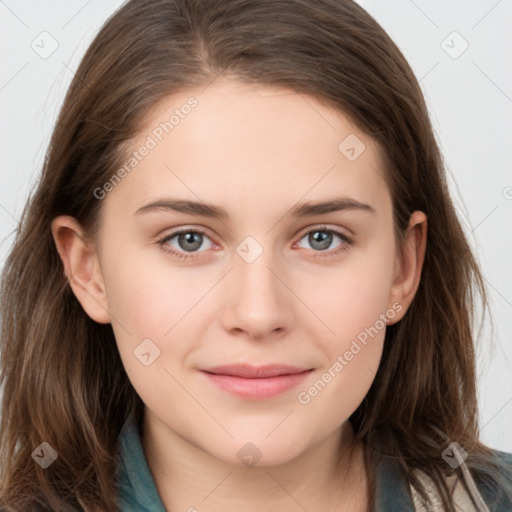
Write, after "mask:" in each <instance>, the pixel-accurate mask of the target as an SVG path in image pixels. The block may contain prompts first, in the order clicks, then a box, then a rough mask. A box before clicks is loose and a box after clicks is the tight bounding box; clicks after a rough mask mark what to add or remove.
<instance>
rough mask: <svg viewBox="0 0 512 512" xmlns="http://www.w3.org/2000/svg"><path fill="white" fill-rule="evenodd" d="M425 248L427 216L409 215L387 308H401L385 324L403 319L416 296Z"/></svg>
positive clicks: (417, 213) (419, 213)
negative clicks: (398, 306) (392, 306)
mask: <svg viewBox="0 0 512 512" xmlns="http://www.w3.org/2000/svg"><path fill="white" fill-rule="evenodd" d="M426 247H427V216H426V215H425V214H424V213H423V212H420V211H416V212H414V213H413V214H412V215H411V218H410V220H409V226H408V227H407V229H406V231H405V234H404V240H403V243H402V246H401V248H400V250H399V251H398V254H397V258H396V262H395V273H394V280H393V283H392V286H391V292H390V299H389V300H390V302H389V307H391V305H392V304H395V303H399V304H401V306H402V308H401V309H400V311H397V314H396V316H395V317H394V318H393V320H389V321H388V322H387V323H388V325H392V324H394V323H396V322H398V321H399V320H401V319H402V318H403V317H404V315H405V313H406V311H407V309H408V308H409V306H410V305H411V302H412V301H413V299H414V296H415V295H416V290H417V289H418V286H419V284H420V277H421V269H422V268H423V262H424V259H425V250H426ZM394 309H395V308H394Z"/></svg>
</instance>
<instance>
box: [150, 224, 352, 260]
mask: <svg viewBox="0 0 512 512" xmlns="http://www.w3.org/2000/svg"><path fill="white" fill-rule="evenodd" d="M316 232H325V233H331V234H335V235H337V236H338V237H340V238H341V240H342V241H343V244H342V245H341V246H340V247H338V248H337V249H335V250H333V251H314V252H315V253H320V254H319V256H320V257H321V258H328V257H332V256H336V255H338V254H341V253H342V252H345V251H348V250H349V247H350V246H351V245H352V240H351V239H350V238H349V237H347V235H345V234H344V233H341V232H340V231H337V230H336V229H327V226H318V227H316V228H313V229H310V230H309V231H306V232H305V233H303V234H302V235H301V236H300V239H299V240H302V239H303V238H304V237H305V236H306V235H309V234H310V233H316ZM184 233H196V234H200V235H204V236H206V237H207V238H210V237H209V236H208V234H207V233H206V232H204V231H202V230H200V229H190V228H185V229H179V230H177V231H173V232H172V233H169V234H168V235H165V237H164V238H162V239H160V240H159V241H158V242H157V244H158V245H159V246H160V247H161V248H162V250H163V251H164V252H167V253H170V254H171V255H172V256H176V257H178V258H181V259H184V260H186V259H189V258H191V257H194V255H195V254H196V253H194V252H190V253H185V252H180V251H176V250H175V249H170V248H169V246H168V245H166V243H167V242H168V241H170V240H172V239H173V238H174V237H176V236H178V235H181V234H184ZM201 252H203V251H200V252H199V254H200V253H201ZM324 252H325V253H326V255H324V254H321V253H324ZM199 257H201V256H199ZM314 257H315V258H316V257H317V255H316V254H315V255H314Z"/></svg>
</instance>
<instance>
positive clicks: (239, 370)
mask: <svg viewBox="0 0 512 512" xmlns="http://www.w3.org/2000/svg"><path fill="white" fill-rule="evenodd" d="M309 370H311V368H299V367H297V366H289V365H286V364H269V365H265V366H252V365H250V364H227V365H222V366H215V367H213V368H208V369H207V370H203V371H205V372H207V373H215V374H217V375H232V376H234V377H244V378H246V379H264V378H268V377H277V376H278V375H292V374H296V373H302V372H306V371H309Z"/></svg>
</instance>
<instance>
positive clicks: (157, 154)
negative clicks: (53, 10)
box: [109, 78, 389, 215]
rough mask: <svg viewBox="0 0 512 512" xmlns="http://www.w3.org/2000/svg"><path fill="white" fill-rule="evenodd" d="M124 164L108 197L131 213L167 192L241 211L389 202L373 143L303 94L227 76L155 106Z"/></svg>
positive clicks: (339, 114)
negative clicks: (323, 202)
mask: <svg viewBox="0 0 512 512" xmlns="http://www.w3.org/2000/svg"><path fill="white" fill-rule="evenodd" d="M144 148H145V149H144ZM142 153H143V155H142ZM136 154H137V155H136ZM122 164H127V165H126V169H127V170H128V171H129V172H127V173H124V174H126V177H124V178H123V179H122V181H121V183H120V184H119V185H117V186H116V187H115V189H114V190H113V192H109V196H111V199H112V200H114V201H123V202H124V203H125V204H130V205H131V206H132V208H131V210H133V211H135V210H137V209H138V208H139V207H140V206H142V205H143V204H144V203H145V202H148V201H149V200H154V199H157V198H158V196H159V195H160V196H162V197H163V196H164V195H165V194H169V195H172V196H180V197H183V198H186V199H193V200H198V199H204V200H207V201H208V202H211V203H216V204H220V205H223V206H224V208H225V209H226V210H231V208H232V209H233V210H236V211H237V214H239V215H242V214H243V213H244V212H246V213H247V214H249V212H250V210H251V209H253V208H259V209H260V210H265V211H268V208H269V206H270V205H271V204H272V205H274V204H277V205H279V204H282V205H283V206H284V205H288V206H291V205H292V204H294V203H297V202H298V201H299V200H301V199H302V200H304V201H305V200H317V199H319V198H325V197H326V195H331V196H332V195H333V194H335V193H337V194H342V195H348V194H349V195H350V196H351V197H352V196H354V197H355V198H356V199H357V200H359V201H361V202H365V203H369V202H371V203H372V204H373V205H374V206H375V207H376V208H378V207H379V206H384V203H386V202H389V197H387V195H388V191H387V186H386V183H385V181H384V179H383V176H384V170H383V169H382V163H381V159H380V153H379V149H378V147H377V145H376V143H375V142H374V141H373V140H372V139H371V138H370V137H369V136H367V135H366V134H365V133H363V132H362V131H361V130H359V129H358V128H357V127H356V126H355V125H354V124H353V123H352V122H351V120H350V119H349V118H348V117H347V116H345V115H344V114H343V113H342V112H340V111H339V110H337V109H334V108H332V107H329V106H327V105H326V104H325V103H324V102H322V101H320V100H318V99H316V98H314V97H312V96H309V95H303V94H297V93H295V92H294V91H291V90H288V89H285V88H280V87H269V86H262V85H257V84H246V83H242V82H238V81H236V80H229V79H220V78H218V79H217V80H215V81H214V82H213V83H211V84H210V85H208V86H207V87H206V88H204V87H203V88H202V89H201V88H197V89H190V90H187V91H183V92H180V93H176V94H173V95H171V96H169V97H167V98H165V99H164V100H163V101H161V102H160V103H158V104H157V105H155V106H154V107H153V108H152V109H151V111H150V112H148V114H147V115H146V117H145V119H144V121H143V122H142V123H141V128H140V130H139V131H138V133H137V135H136V137H135V138H134V139H133V140H132V141H131V143H130V147H129V149H128V150H127V151H126V154H125V159H124V161H123V162H122Z"/></svg>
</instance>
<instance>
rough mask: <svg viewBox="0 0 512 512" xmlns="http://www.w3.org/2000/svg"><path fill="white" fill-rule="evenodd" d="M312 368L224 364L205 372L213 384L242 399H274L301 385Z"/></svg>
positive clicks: (203, 371)
mask: <svg viewBox="0 0 512 512" xmlns="http://www.w3.org/2000/svg"><path fill="white" fill-rule="evenodd" d="M311 371H312V370H311V369H304V368H297V367H294V366H287V365H267V366H260V367H255V366H250V365H246V364H237V365H225V366H217V367H215V368H209V369H208V370H202V373H203V374H204V375H206V376H207V377H208V378H209V379H210V380H211V381H212V382H213V383H214V384H216V385H217V386H219V387H220V388H221V389H224V390H225V391H229V392H230V393H232V394H234V395H238V396H241V397H243V398H256V399H258V398H271V397H273V396H277V395H279V394H281V393H284V392H285V391H288V390H289V389H291V388H293V387H295V386H297V385H298V384H299V383H300V382H302V381H303V380H304V379H305V378H306V376H307V375H309V373H310V372H311Z"/></svg>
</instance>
